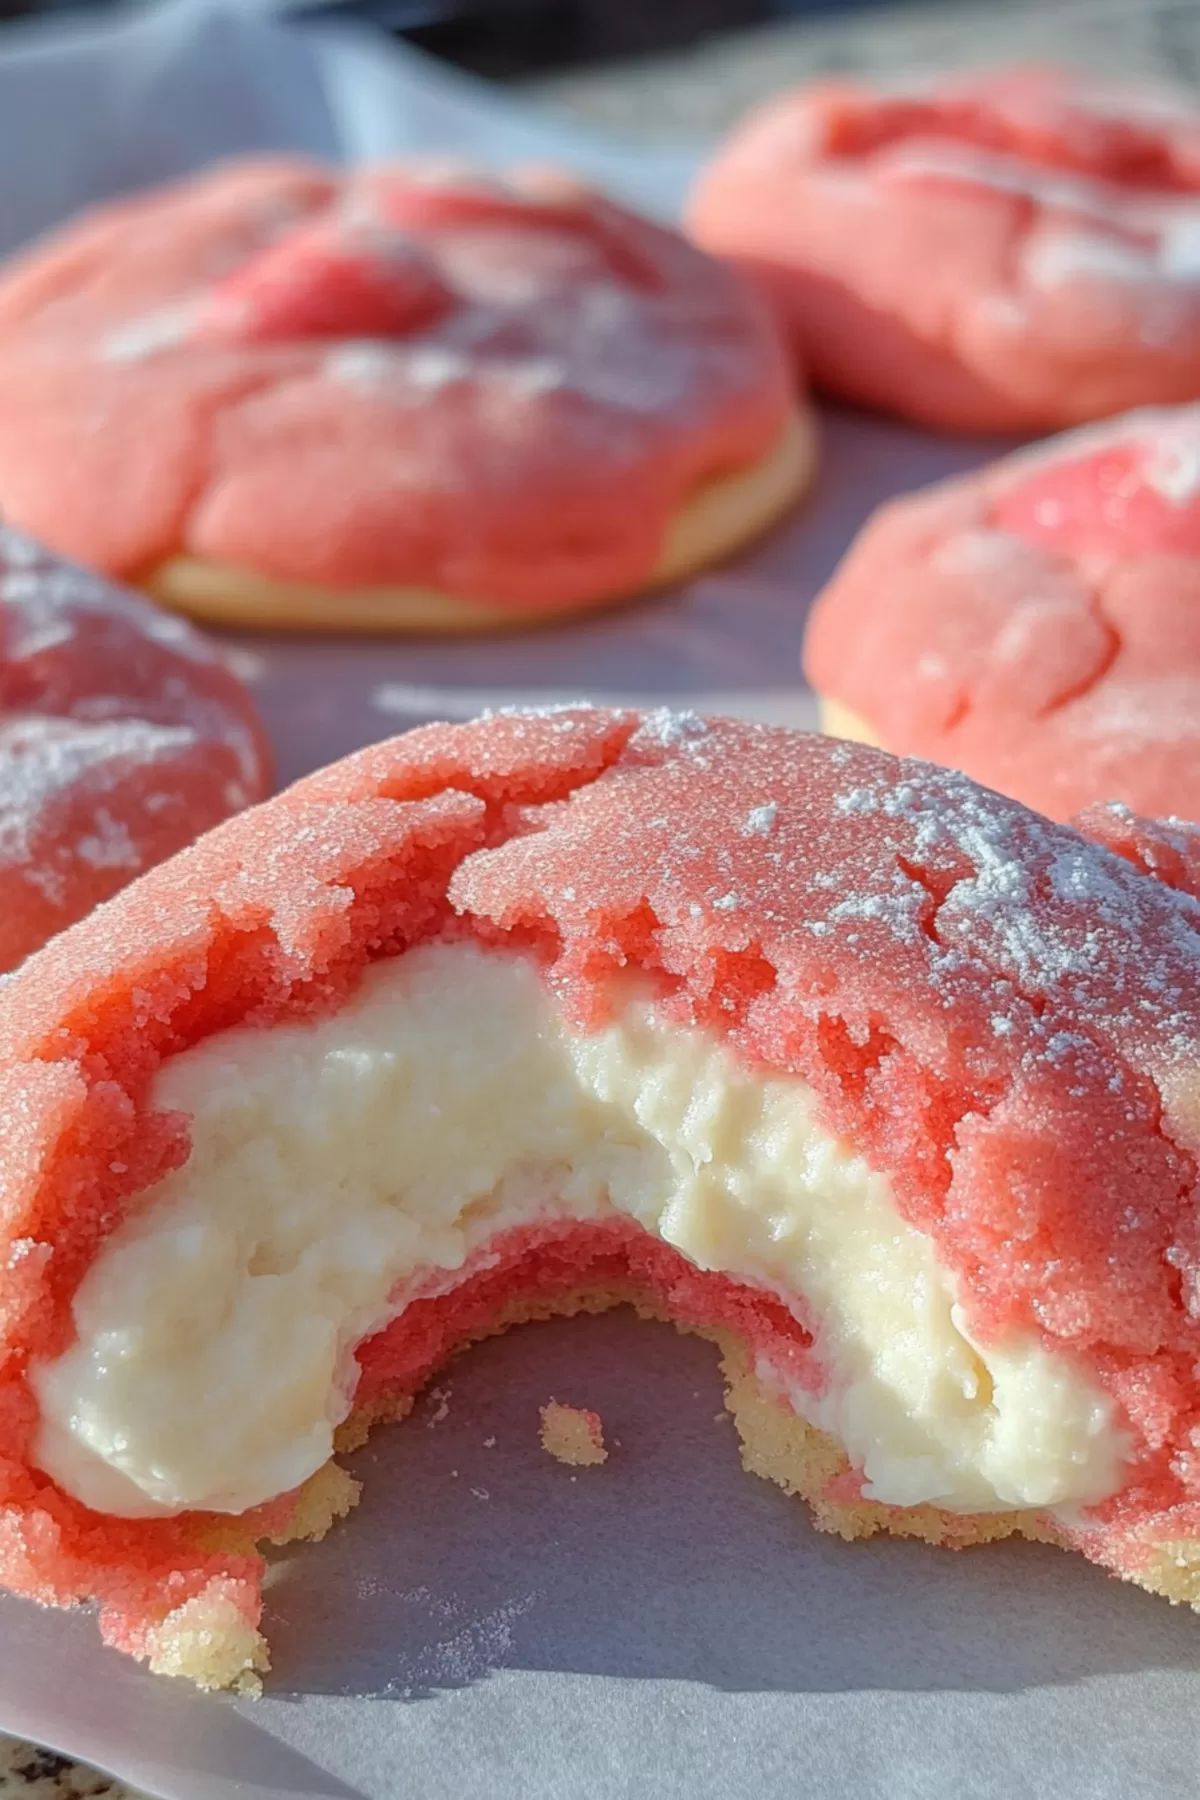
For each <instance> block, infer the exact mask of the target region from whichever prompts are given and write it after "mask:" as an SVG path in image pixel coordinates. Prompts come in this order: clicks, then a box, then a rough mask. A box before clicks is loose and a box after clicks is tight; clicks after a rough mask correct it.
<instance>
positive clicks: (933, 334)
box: [692, 67, 1200, 431]
mask: <svg viewBox="0 0 1200 1800" xmlns="http://www.w3.org/2000/svg"><path fill="white" fill-rule="evenodd" d="M692 225H693V229H694V233H695V235H696V237H697V240H698V241H699V242H701V243H704V244H706V245H708V246H709V247H710V248H712V249H714V250H717V251H719V252H721V253H724V254H730V255H733V256H735V257H738V258H739V259H741V260H743V261H744V262H745V263H746V264H747V266H749V267H751V268H752V269H753V270H754V271H755V272H756V273H757V274H758V275H759V276H761V278H762V279H763V280H764V282H765V283H766V285H767V287H768V289H769V291H770V292H771V293H772V295H773V296H774V297H775V298H776V299H777V301H778V303H779V307H780V310H781V313H782V315H783V316H784V318H785V320H786V321H787V322H788V323H789V325H790V327H791V329H792V331H793V333H794V336H795V340H796V343H797V346H798V349H799V351H800V354H801V355H802V357H804V358H806V359H807V362H808V366H809V368H810V370H811V372H812V374H813V375H814V378H815V379H816V380H817V381H818V383H820V384H822V385H825V386H827V387H828V388H829V389H830V390H831V391H834V392H840V393H845V394H848V395H849V396H851V397H852V398H855V399H859V400H863V401H866V402H867V403H868V404H878V405H881V406H885V407H888V408H891V409H894V410H896V411H898V412H901V413H904V414H907V415H909V416H911V417H914V418H916V419H918V420H921V421H923V422H925V423H930V424H933V425H936V426H940V427H944V428H947V429H951V430H972V431H975V430H982V431H1004V430H1027V431H1032V430H1049V429H1055V428H1058V427H1062V426H1066V425H1072V424H1076V423H1080V422H1083V421H1085V420H1087V419H1091V418H1099V417H1103V416H1106V415H1107V414H1109V413H1112V412H1116V411H1120V410H1123V409H1124V408H1127V407H1130V406H1136V405H1143V404H1161V403H1164V402H1168V403H1169V402H1176V401H1184V400H1191V399H1193V398H1195V397H1197V396H1198V395H1200V288H1198V286H1197V281H1196V277H1197V272H1198V271H1200V107H1197V105H1196V103H1195V101H1194V99H1192V98H1191V97H1190V96H1188V95H1186V94H1184V93H1182V92H1178V93H1177V92H1174V91H1171V90H1160V89H1152V88H1147V87H1143V86H1138V85H1135V84H1132V83H1130V84H1121V83H1111V82H1101V81H1099V80H1098V79H1096V78H1092V77H1088V76H1085V75H1083V74H1075V73H1071V72H1068V71H1066V70H1060V69H1054V68H1036V67H1035V68H1016V69H1001V70H995V71H984V72H977V73H971V74H952V75H944V76H940V77H938V78H937V79H935V80H931V81H928V82H918V81H914V82H912V83H908V84H903V85H896V86H893V87H880V88H875V89H872V88H868V87H866V86H864V85H861V84H859V83H857V82H851V81H842V80H831V81H826V82H821V83H817V84H814V85H812V86H810V87H807V88H804V89H801V90H799V91H797V92H795V93H793V94H789V95H786V96H783V97H782V98H780V99H778V100H776V101H774V102H773V103H771V104H769V105H768V106H766V107H764V108H763V109H761V110H760V111H759V112H757V113H756V114H754V115H752V117H751V118H750V119H749V120H748V121H747V123H746V124H745V125H744V126H743V127H742V128H741V129H740V130H739V131H737V132H735V133H734V135H733V137H732V139H731V140H730V142H729V143H728V144H727V145H726V146H725V147H724V148H723V149H722V150H721V151H720V152H719V153H718V155H717V157H716V158H715V160H714V162H713V163H712V165H711V166H710V168H709V170H708V171H707V172H706V174H705V175H704V176H703V177H702V179H701V182H700V185H699V187H698V189H697V192H696V194H695V196H694V199H693V203H692Z"/></svg>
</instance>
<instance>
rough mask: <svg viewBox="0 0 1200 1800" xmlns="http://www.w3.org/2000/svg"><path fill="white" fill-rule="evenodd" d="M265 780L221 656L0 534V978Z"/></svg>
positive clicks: (264, 757) (251, 725) (254, 733)
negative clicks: (3, 973)
mask: <svg viewBox="0 0 1200 1800" xmlns="http://www.w3.org/2000/svg"><path fill="white" fill-rule="evenodd" d="M268 779H269V756H268V751H267V745H266V740H265V737H264V734H263V730H262V726H261V725H260V723H259V721H258V718H257V715H256V712H255V708H254V704H253V702H252V701H251V699H250V696H249V695H248V694H247V693H246V691H245V690H244V689H243V688H242V686H241V684H240V683H239V682H238V681H237V680H236V679H235V677H234V676H233V675H232V674H231V673H230V672H229V670H228V669H227V668H226V667H225V665H224V663H223V662H222V660H221V659H220V657H219V655H218V654H217V652H216V651H215V650H213V649H211V648H210V647H208V646H207V645H206V644H205V643H204V642H203V641H202V640H201V639H200V638H199V637H198V636H197V635H196V633H195V632H193V631H192V630H191V629H190V628H189V627H187V626H185V625H183V624H182V623H180V622H179V621H178V620H176V619H169V618H164V617H163V616H162V615H161V614H160V613H158V612H156V611H155V610H154V609H153V608H152V607H150V606H148V605H146V603H145V602H144V601H141V600H138V599H136V598H135V597H134V596H133V595H132V594H126V593H122V592H121V591H120V590H119V589H118V588H116V587H114V586H112V585H111V584H109V583H108V582H105V581H102V580H99V579H98V578H97V577H95V576H93V575H91V574H88V573H86V572H85V571H84V570H82V569H80V568H77V567H74V566H72V565H70V564H67V563H64V562H61V561H60V560H59V559H58V558H56V557H54V556H51V555H50V554H48V553H47V552H45V551H44V550H42V549H41V548H40V547H39V546H37V545H36V544H34V543H33V542H32V541H31V540H29V539H28V538H25V537H23V536H20V535H18V534H17V533H16V532H14V531H11V530H9V529H7V528H6V527H3V526H0V970H2V969H9V968H11V967H12V966H13V965H14V964H15V963H17V962H19V961H20V960H21V958H22V957H24V956H27V955H28V954H29V953H30V952H31V951H33V950H36V949H37V948H38V947H39V945H41V944H42V943H44V942H45V940H46V939H47V938H49V937H52V936H53V935H54V934H55V932H58V931H62V930H63V929H64V928H65V927H66V926H68V925H70V924H72V923H73V922H74V921H75V920H76V919H78V918H80V917H82V915H83V914H84V913H86V912H89V911H90V910H91V908H92V907H93V906H97V905H99V903H100V902H101V901H102V900H107V899H108V898H109V896H110V895H112V894H113V893H115V892H116V890H117V889H118V888H120V887H123V886H124V885H125V884H126V883H127V882H129V881H131V880H133V879H134V877H135V876H137V875H139V874H141V872H142V871H143V870H144V869H148V868H150V867H151V865H152V864H154V863H157V862H161V861H162V860H163V859H164V857H167V856H170V855H173V853H174V852H175V851H176V850H178V849H180V848H182V846H183V845H184V844H187V843H190V842H191V840H192V839H193V838H195V837H197V836H199V834H200V833H201V832H202V831H206V830H207V829H208V828H209V826H211V825H216V824H218V823H219V822H220V821H221V820H222V819H225V818H227V817H228V816H229V814H230V813H233V812H237V811H239V810H240V809H241V808H242V807H244V806H248V805H250V804H251V803H252V802H253V801H256V800H261V799H262V797H263V795H264V794H265V792H266V791H267V784H268Z"/></svg>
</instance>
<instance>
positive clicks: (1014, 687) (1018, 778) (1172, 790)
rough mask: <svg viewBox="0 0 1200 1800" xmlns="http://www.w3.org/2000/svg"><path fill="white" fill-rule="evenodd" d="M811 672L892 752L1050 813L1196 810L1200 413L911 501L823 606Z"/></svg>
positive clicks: (865, 538)
mask: <svg viewBox="0 0 1200 1800" xmlns="http://www.w3.org/2000/svg"><path fill="white" fill-rule="evenodd" d="M804 657H805V668H806V670H807V673H808V676H809V679H810V681H811V682H812V683H813V685H814V687H815V688H816V689H817V690H818V692H819V693H821V694H822V695H824V696H825V698H826V699H829V700H833V701H835V702H837V703H838V704H839V705H840V706H842V707H844V708H846V709H847V710H848V711H849V712H850V713H852V714H853V715H855V717H856V718H857V720H858V721H860V722H861V724H862V725H865V727H866V728H867V731H868V732H869V734H870V735H871V736H872V737H874V738H876V739H877V740H878V741H879V742H880V743H882V744H885V745H887V746H888V748H889V749H893V750H897V751H900V752H903V753H907V754H912V755H917V756H928V757H930V758H932V759H936V760H937V761H939V762H944V763H948V764H950V765H951V766H952V767H955V768H961V769H964V770H966V772H967V773H968V774H969V775H972V776H974V777H975V779H976V780H978V781H984V782H987V783H988V784H989V785H990V786H994V787H997V788H1000V789H1002V790H1003V791H1004V792H1005V793H1009V794H1013V795H1016V796H1017V797H1018V798H1019V799H1021V800H1024V801H1025V802H1026V804H1028V805H1030V806H1036V807H1038V808H1039V809H1040V810H1041V811H1043V812H1047V813H1049V814H1050V815H1051V816H1052V817H1055V818H1068V817H1070V816H1071V814H1073V813H1075V812H1077V811H1078V810H1079V809H1080V808H1081V807H1084V806H1086V805H1088V804H1089V803H1091V802H1093V801H1106V800H1114V801H1121V802H1123V803H1125V804H1126V805H1127V806H1129V807H1132V808H1133V810H1134V811H1135V812H1139V813H1144V814H1147V815H1150V816H1155V815H1178V816H1180V817H1182V818H1195V817H1197V816H1200V406H1187V407H1179V408H1175V409H1171V410H1161V411H1145V412H1137V413H1132V414H1128V415H1126V416H1125V417H1123V418H1121V419H1116V420H1113V421H1111V422H1109V423H1108V424H1105V425H1102V426H1093V427H1089V428H1087V429H1085V430H1083V431H1081V432H1075V433H1071V434H1069V435H1067V436H1064V437H1062V438H1058V439H1054V440H1052V441H1051V442H1050V443H1048V444H1042V445H1038V446H1037V447H1036V448H1035V449H1032V450H1029V451H1024V452H1021V453H1019V454H1018V455H1016V456H1013V457H1009V458H1006V459H1005V460H1004V461H1002V462H999V463H996V464H994V465H992V466H991V467H990V468H988V469H985V470H983V471H982V472H981V473H978V474H973V475H968V476H966V477H964V478H962V479H960V480H955V481H952V482H948V483H946V484H944V485H941V486H938V487H935V488H931V489H929V490H928V491H927V492H924V493H919V494H915V495H911V496H907V497H905V498H903V499H900V500H897V501H894V502H892V503H891V504H890V505H889V506H886V507H884V508H883V509H881V511H880V512H878V513H877V514H876V515H875V517H874V518H873V519H872V520H870V521H869V522H868V524H867V525H866V527H865V529H864V530H863V532H862V534H861V536H860V538H859V539H858V541H857V543H856V544H855V545H854V546H853V547H852V549H851V551H850V553H849V555H848V556H847V557H846V559H845V560H844V561H843V563H842V565H841V567H840V568H839V570H838V571H837V573H836V574H835V575H834V577H833V580H832V581H831V582H830V584H829V585H828V587H827V588H826V589H825V591H824V593H823V594H822V595H821V596H820V598H819V599H818V602H817V605H816V608H815V610H814V612H813V614H812V616H811V619H810V623H809V628H808V635H807V638H806V642H805V652H804Z"/></svg>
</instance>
